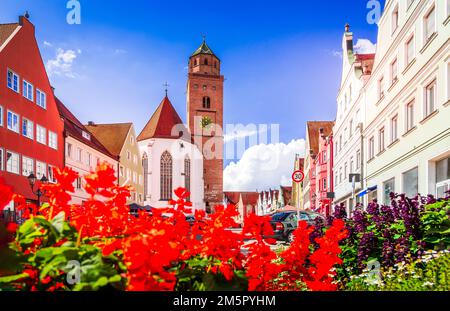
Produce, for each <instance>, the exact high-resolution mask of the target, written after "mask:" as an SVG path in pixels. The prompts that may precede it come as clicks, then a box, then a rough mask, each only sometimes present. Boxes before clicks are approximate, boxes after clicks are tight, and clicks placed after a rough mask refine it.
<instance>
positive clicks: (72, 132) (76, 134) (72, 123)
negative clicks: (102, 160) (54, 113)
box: [55, 97, 117, 159]
mask: <svg viewBox="0 0 450 311" xmlns="http://www.w3.org/2000/svg"><path fill="white" fill-rule="evenodd" d="M55 100H56V106H57V107H58V110H59V115H60V116H61V118H63V120H64V131H65V133H66V135H69V136H71V137H73V138H75V139H76V140H78V141H80V142H82V143H84V144H85V145H88V146H89V147H91V148H93V149H95V150H97V151H99V152H101V153H103V154H105V155H106V156H108V157H111V158H113V159H117V157H116V156H114V155H113V154H111V153H110V152H109V151H108V149H106V148H105V146H103V145H102V144H101V143H100V141H98V139H97V138H96V137H95V136H94V135H92V134H91V133H90V132H89V130H88V129H87V128H86V127H85V126H84V125H83V124H82V123H81V122H80V121H79V120H78V119H77V118H76V117H75V116H74V115H73V113H72V112H70V110H69V109H68V108H67V107H66V106H65V105H64V104H63V103H62V102H61V101H60V100H59V98H57V97H55ZM83 131H84V132H86V133H88V134H89V135H90V136H91V139H87V138H85V137H84V136H83Z"/></svg>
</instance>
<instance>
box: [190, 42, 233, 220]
mask: <svg viewBox="0 0 450 311" xmlns="http://www.w3.org/2000/svg"><path fill="white" fill-rule="evenodd" d="M220 66H221V63H220V60H219V58H218V57H217V56H216V55H215V54H214V53H213V52H212V50H211V49H210V48H209V47H208V45H207V44H206V42H205V41H203V43H202V44H201V46H200V47H199V48H198V49H197V50H196V51H195V52H194V53H193V54H192V55H191V57H190V58H189V64H188V68H189V69H188V72H189V73H188V81H187V124H188V128H189V130H190V132H191V135H192V138H193V140H194V143H195V144H196V145H197V147H198V148H199V150H200V151H201V152H202V154H203V158H204V160H203V180H204V187H205V189H204V195H205V205H206V209H207V211H209V212H210V211H213V210H214V208H213V207H214V205H220V204H222V201H223V81H224V77H223V75H221V73H220Z"/></svg>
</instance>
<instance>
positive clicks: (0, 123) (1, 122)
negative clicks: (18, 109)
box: [0, 106, 3, 126]
mask: <svg viewBox="0 0 450 311" xmlns="http://www.w3.org/2000/svg"><path fill="white" fill-rule="evenodd" d="M0 126H3V107H2V106H0Z"/></svg>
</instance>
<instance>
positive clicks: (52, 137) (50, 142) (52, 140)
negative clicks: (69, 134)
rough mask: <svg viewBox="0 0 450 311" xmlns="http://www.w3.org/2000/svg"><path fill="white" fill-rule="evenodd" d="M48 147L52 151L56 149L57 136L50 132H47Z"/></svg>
mask: <svg viewBox="0 0 450 311" xmlns="http://www.w3.org/2000/svg"><path fill="white" fill-rule="evenodd" d="M48 146H49V147H50V148H53V149H58V135H56V133H53V132H52V131H48Z"/></svg>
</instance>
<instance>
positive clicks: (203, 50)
mask: <svg viewBox="0 0 450 311" xmlns="http://www.w3.org/2000/svg"><path fill="white" fill-rule="evenodd" d="M198 54H209V55H214V56H215V54H214V52H213V51H212V50H211V49H210V48H209V46H208V45H207V44H206V41H205V40H203V42H202V44H201V45H200V46H199V48H198V49H197V50H195V52H194V53H193V54H192V56H195V55H198ZM192 56H191V57H192Z"/></svg>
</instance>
